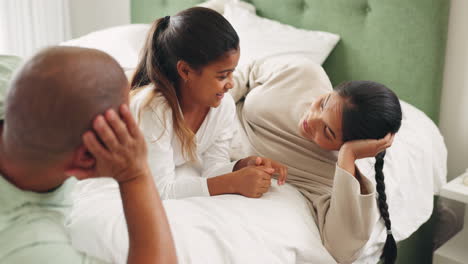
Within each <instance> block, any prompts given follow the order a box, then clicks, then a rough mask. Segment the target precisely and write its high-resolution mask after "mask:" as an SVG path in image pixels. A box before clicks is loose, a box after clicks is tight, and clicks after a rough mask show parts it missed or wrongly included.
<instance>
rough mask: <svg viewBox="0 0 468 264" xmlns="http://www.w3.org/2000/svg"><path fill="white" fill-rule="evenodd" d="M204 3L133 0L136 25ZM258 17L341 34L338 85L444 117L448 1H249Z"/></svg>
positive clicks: (334, 75) (336, 54)
mask: <svg viewBox="0 0 468 264" xmlns="http://www.w3.org/2000/svg"><path fill="white" fill-rule="evenodd" d="M201 2H204V1H203V0H132V4H131V8H132V22H133V23H149V22H152V21H153V20H154V19H156V18H158V17H161V16H165V15H172V14H174V13H176V12H177V11H179V10H182V9H184V8H188V7H191V6H194V5H196V4H198V3H201ZM246 2H250V3H252V4H254V5H255V6H256V8H257V14H258V15H260V16H263V17H267V18H270V19H274V20H277V21H280V22H283V23H286V24H290V25H293V26H296V27H300V28H305V29H313V30H323V31H329V32H333V33H337V34H339V35H340V36H341V40H340V43H339V44H338V45H337V47H336V48H335V50H334V51H333V53H332V54H331V55H330V57H329V58H328V59H327V61H326V62H325V64H324V68H325V70H326V71H327V73H328V75H329V76H330V79H331V80H332V82H333V84H334V85H336V84H338V83H340V82H342V81H345V80H373V81H377V82H381V83H383V84H385V85H387V86H388V87H390V88H392V89H393V90H394V91H395V92H396V93H397V94H398V96H399V97H400V98H401V99H403V100H405V101H407V102H409V103H411V104H413V105H415V106H416V107H418V108H419V109H421V110H423V111H424V112H425V113H426V114H427V115H428V116H429V117H431V118H432V119H433V120H434V121H437V119H438V116H439V104H440V91H441V87H442V75H443V67H444V65H443V64H444V54H445V43H446V35H447V21H448V11H449V5H450V1H449V0H368V1H366V0H248V1H246Z"/></svg>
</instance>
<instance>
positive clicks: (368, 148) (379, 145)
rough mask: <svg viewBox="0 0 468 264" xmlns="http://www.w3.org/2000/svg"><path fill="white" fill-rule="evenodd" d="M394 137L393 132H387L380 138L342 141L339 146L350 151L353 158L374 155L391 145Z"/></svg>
mask: <svg viewBox="0 0 468 264" xmlns="http://www.w3.org/2000/svg"><path fill="white" fill-rule="evenodd" d="M394 137H395V135H394V134H390V133H388V134H387V135H386V136H385V137H384V138H381V139H362V140H353V141H348V142H346V143H344V145H343V146H342V147H341V148H342V149H343V148H344V149H346V150H347V151H350V152H351V153H352V154H353V156H354V159H355V160H358V159H363V158H369V157H375V156H377V154H379V153H380V152H382V151H384V150H386V149H387V148H389V147H390V146H391V145H392V143H393V138H394ZM340 151H341V149H340Z"/></svg>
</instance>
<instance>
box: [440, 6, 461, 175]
mask: <svg viewBox="0 0 468 264" xmlns="http://www.w3.org/2000/svg"><path fill="white" fill-rule="evenodd" d="M467 25H468V1H467V0H452V6H451V9H450V18H449V31H448V41H447V53H446V60H445V73H444V86H443V89H442V103H441V113H440V123H439V127H440V129H441V132H442V134H443V135H444V137H445V142H446V144H447V148H448V179H449V180H451V179H453V178H455V177H456V176H458V175H460V174H461V173H462V172H464V171H465V169H466V168H468V27H467Z"/></svg>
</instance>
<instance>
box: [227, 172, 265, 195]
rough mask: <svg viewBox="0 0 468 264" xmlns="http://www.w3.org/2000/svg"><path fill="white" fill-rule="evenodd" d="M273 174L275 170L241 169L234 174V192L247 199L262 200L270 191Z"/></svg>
mask: <svg viewBox="0 0 468 264" xmlns="http://www.w3.org/2000/svg"><path fill="white" fill-rule="evenodd" d="M273 172H274V169H272V168H267V167H262V166H259V167H245V168H243V169H240V170H238V171H236V172H234V174H235V175H234V177H233V185H234V190H235V192H236V193H238V194H241V195H243V196H245V197H250V198H260V197H262V195H263V194H264V193H266V192H268V190H269V189H270V186H271V174H272V173H273Z"/></svg>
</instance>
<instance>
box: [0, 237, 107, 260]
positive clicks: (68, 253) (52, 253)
mask: <svg viewBox="0 0 468 264" xmlns="http://www.w3.org/2000/svg"><path fill="white" fill-rule="evenodd" d="M0 263H49V264H55V263H57V264H58V263H69V264H84V263H89V264H90V263H104V262H103V261H101V260H98V259H96V258H93V257H90V256H87V255H86V254H84V253H82V252H79V251H77V250H76V249H74V248H73V247H72V245H71V244H69V243H62V242H60V241H59V242H54V241H50V240H48V241H35V243H29V244H27V245H24V246H23V247H21V248H17V249H16V250H14V251H12V252H9V253H8V254H6V255H4V256H0Z"/></svg>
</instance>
